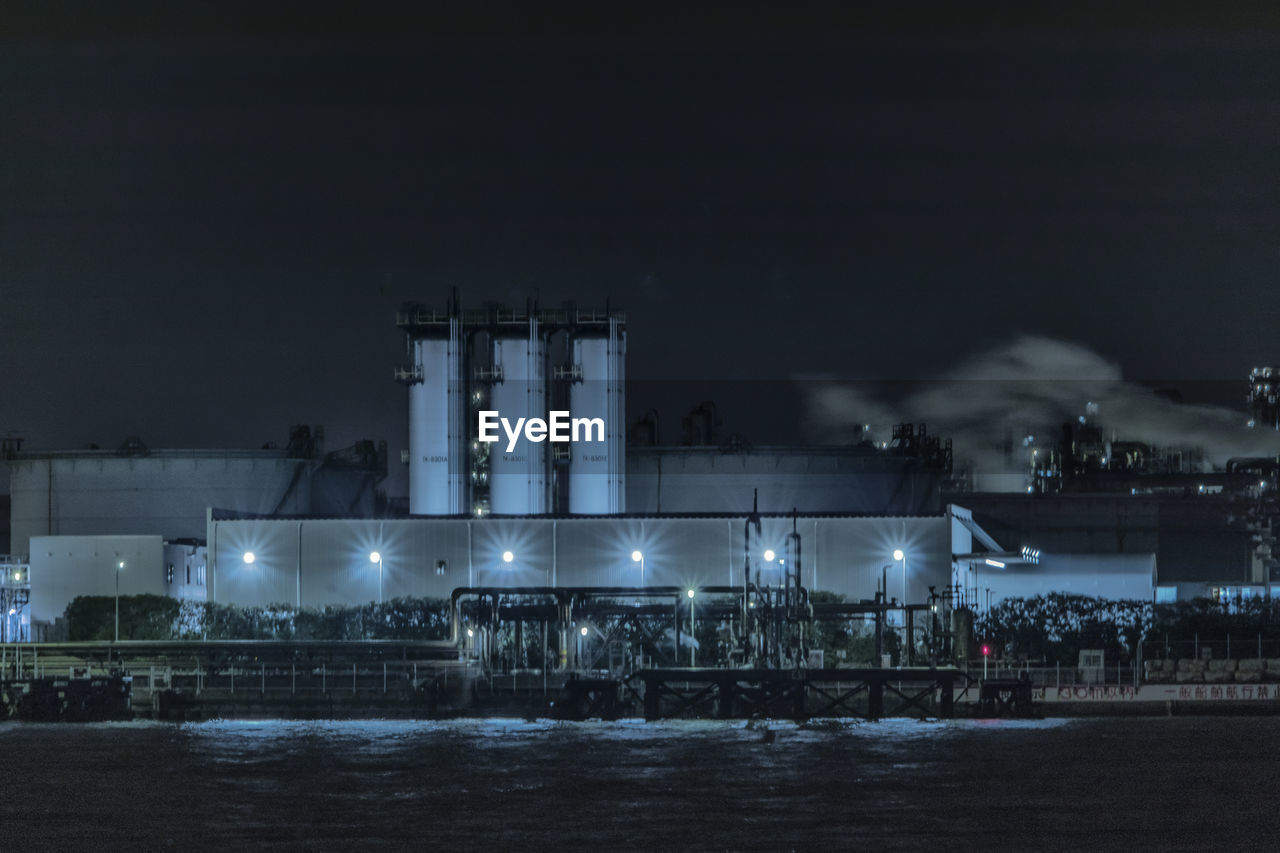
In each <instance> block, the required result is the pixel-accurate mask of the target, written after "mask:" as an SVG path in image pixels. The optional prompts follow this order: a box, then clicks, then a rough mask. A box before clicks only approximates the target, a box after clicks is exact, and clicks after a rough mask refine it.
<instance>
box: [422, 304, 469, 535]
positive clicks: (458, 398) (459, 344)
mask: <svg viewBox="0 0 1280 853" xmlns="http://www.w3.org/2000/svg"><path fill="white" fill-rule="evenodd" d="M412 352H413V368H414V371H415V373H416V376H415V379H417V381H415V382H413V383H412V384H411V385H410V386H409V458H410V463H409V512H411V513H413V514H414V515H457V514H459V513H463V512H466V511H467V507H466V505H465V500H466V490H465V484H466V479H465V471H466V467H465V466H466V458H467V457H466V452H465V448H466V443H465V442H466V436H467V428H466V399H465V394H466V385H465V383H464V378H463V369H464V365H463V337H462V321H461V320H460V319H459V318H458V317H456V316H452V317H449V318H447V320H443V321H442V322H441V323H440V328H439V329H433V330H432V331H431V332H430V333H427V334H425V335H424V336H422V337H416V338H414V339H413V347H412Z"/></svg>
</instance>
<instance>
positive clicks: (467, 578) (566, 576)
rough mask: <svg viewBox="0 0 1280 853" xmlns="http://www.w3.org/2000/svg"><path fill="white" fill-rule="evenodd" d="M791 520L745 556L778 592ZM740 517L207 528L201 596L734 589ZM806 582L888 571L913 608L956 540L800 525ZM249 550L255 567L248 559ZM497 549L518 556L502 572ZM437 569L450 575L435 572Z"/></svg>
mask: <svg viewBox="0 0 1280 853" xmlns="http://www.w3.org/2000/svg"><path fill="white" fill-rule="evenodd" d="M791 523H792V522H791V519H790V518H765V519H763V524H762V527H763V534H764V535H763V538H762V539H761V540H760V541H758V542H755V543H754V547H753V549H752V555H751V560H752V572H753V574H754V573H755V572H756V571H757V570H758V571H759V572H760V573H761V580H762V582H765V583H770V582H772V583H777V582H778V572H779V568H778V566H777V564H776V562H775V563H773V564H766V563H765V562H764V560H763V558H762V553H763V551H764V550H765V549H766V548H772V549H773V550H774V551H776V552H777V555H778V556H779V557H781V556H784V555H785V537H786V535H787V533H788V532H790V530H791ZM743 527H744V519H743V517H741V516H737V517H728V516H726V517H713V518H645V519H640V518H578V519H544V518H531V519H501V518H488V519H476V520H467V519H430V518H421V519H405V520H393V521H376V520H358V519H357V520H351V519H317V520H303V521H297V520H266V519H255V520H240V519H237V520H211V521H210V522H209V531H208V541H209V550H210V579H209V586H208V589H209V598H210V599H211V600H214V601H220V602H228V603H236V604H243V605H263V604H269V603H273V602H295V603H296V602H301V604H302V605H303V606H317V605H324V604H337V603H351V602H366V601H373V600H377V598H378V565H377V564H376V563H372V562H370V560H369V555H370V553H371V552H373V551H377V552H378V553H379V554H381V555H382V572H383V578H382V584H383V589H382V595H383V598H386V599H390V598H394V597H397V596H440V597H445V596H448V595H449V593H450V592H451V591H452V590H453V589H455V588H456V587H460V586H496V585H506V586H541V585H549V584H554V585H559V586H588V585H590V586H615V585H616V586H638V585H639V584H640V564H638V563H636V562H634V561H632V559H631V553H632V552H633V551H635V550H639V551H641V552H642V553H643V554H644V571H645V578H644V581H645V583H646V585H650V586H665V585H682V586H683V585H689V586H704V585H722V584H738V583H741V582H742V567H743V561H744V555H743V550H744V547H743V546H744V533H743ZM798 529H799V533H800V535H801V537H802V543H803V554H802V569H803V572H804V582H805V583H806V585H808V586H810V587H811V588H814V589H821V590H830V591H834V592H839V593H843V594H845V595H847V596H849V597H851V598H871V597H872V596H873V595H874V592H875V588H876V583H877V582H878V580H879V578H880V576H881V568H882V567H884V566H888V567H889V569H888V572H887V574H888V577H889V579H890V585H889V593H890V595H892V596H895V597H901V590H902V583H903V568H904V567H903V565H902V563H895V562H894V560H893V558H892V554H893V551H894V550H895V549H897V548H901V549H902V550H904V551H906V552H907V554H908V558H907V560H906V567H905V568H906V583H907V591H908V595H909V597H910V598H911V599H912V600H915V601H920V600H923V599H924V597H925V596H926V595H927V591H928V587H929V586H931V585H932V586H938V587H941V586H944V585H945V584H947V583H948V582H949V581H950V578H951V572H952V569H951V554H952V553H953V550H952V541H951V537H952V531H951V524H950V522H949V520H948V518H947V517H946V516H942V515H939V516H925V517H908V518H899V517H822V518H813V517H809V518H805V517H801V518H800V519H799V522H798ZM247 551H251V552H252V553H253V555H254V561H253V562H252V563H246V562H245V561H244V558H243V557H244V554H245V552H247ZM504 551H510V552H512V556H513V559H512V561H511V562H510V563H507V562H504V561H503V559H502V555H503V552H504ZM439 560H443V561H445V564H446V570H445V574H444V575H440V574H437V572H436V568H435V567H436V563H437V561H439Z"/></svg>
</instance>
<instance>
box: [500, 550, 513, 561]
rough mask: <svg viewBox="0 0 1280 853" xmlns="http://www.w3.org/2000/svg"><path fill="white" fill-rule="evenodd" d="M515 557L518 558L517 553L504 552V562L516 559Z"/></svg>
mask: <svg viewBox="0 0 1280 853" xmlns="http://www.w3.org/2000/svg"><path fill="white" fill-rule="evenodd" d="M515 558H516V555H515V554H512V553H511V552H510V551H503V552H502V562H504V563H510V562H511V561H512V560H514V559H515Z"/></svg>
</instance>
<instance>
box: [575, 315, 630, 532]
mask: <svg viewBox="0 0 1280 853" xmlns="http://www.w3.org/2000/svg"><path fill="white" fill-rule="evenodd" d="M626 353H627V338H626V332H625V331H624V330H623V329H622V327H621V323H620V321H619V320H618V318H616V317H610V318H609V325H608V328H607V330H603V331H602V332H600V333H594V332H580V333H579V334H578V335H577V336H576V337H575V338H574V340H573V363H574V366H575V367H576V368H577V371H575V373H576V374H577V375H578V377H580V378H578V377H575V379H574V381H573V384H572V385H571V386H570V389H569V413H570V415H571V417H573V418H575V419H593V418H599V419H602V420H603V421H604V429H603V433H604V435H603V438H604V440H603V441H598V440H595V439H597V438H598V437H599V436H598V434H597V431H596V430H594V429H592V430H591V432H590V435H589V437H590V438H591V439H593V440H592V441H583V440H581V439H582V438H583V437H587V436H585V435H584V434H580V435H579V440H578V441H575V442H574V443H573V444H571V445H570V446H569V447H570V450H569V453H570V456H569V512H571V513H578V514H582V515H605V514H610V513H620V512H625V511H626V489H625V483H624V480H625V471H626V464H627V459H626V444H627V443H626V401H625V399H624V395H625V392H626V388H625V378H626ZM584 433H585V430H584Z"/></svg>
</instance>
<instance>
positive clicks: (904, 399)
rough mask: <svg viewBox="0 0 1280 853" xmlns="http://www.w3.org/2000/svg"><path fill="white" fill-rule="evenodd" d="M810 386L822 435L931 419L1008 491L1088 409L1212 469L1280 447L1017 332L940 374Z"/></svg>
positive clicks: (1269, 437)
mask: <svg viewBox="0 0 1280 853" xmlns="http://www.w3.org/2000/svg"><path fill="white" fill-rule="evenodd" d="M806 387H807V388H808V389H809V418H808V423H809V424H810V425H811V427H812V428H813V429H814V430H815V431H816V432H815V437H816V436H817V435H822V436H827V437H828V439H829V437H830V436H832V435H837V434H843V435H849V434H850V427H851V425H854V424H866V425H869V426H870V428H871V434H872V437H873V439H874V440H875V441H877V442H880V441H888V440H889V438H890V435H891V427H892V425H893V424H895V423H899V422H903V421H909V422H914V423H926V424H927V425H928V427H929V431H930V432H931V433H933V434H935V435H941V436H944V437H949V438H951V439H952V440H953V443H954V453H955V459H956V462H957V464H960V463H962V462H969V463H972V469H973V471H974V473H975V474H976V475H977V476H978V477H979V478H980V479H981V478H985V479H986V480H987V482H988V484H990V485H991V486H995V485H996V483H997V482H1002V483H1003V486H998V487H999V488H1005V489H1016V488H1021V487H1022V485H1021V481H1020V479H1019V476H1020V475H1025V474H1026V473H1027V471H1028V467H1029V457H1030V448H1032V447H1039V448H1047V447H1051V446H1053V445H1054V444H1055V443H1056V442H1058V441H1059V440H1060V439H1061V436H1062V424H1063V423H1064V422H1070V423H1073V424H1078V423H1080V420H1079V419H1080V418H1081V417H1082V416H1083V417H1085V418H1086V420H1087V421H1088V422H1090V423H1092V424H1094V425H1097V426H1101V427H1102V429H1103V433H1104V436H1105V438H1106V439H1109V440H1120V441H1139V442H1143V443H1145V444H1148V445H1151V446H1153V447H1176V448H1200V449H1202V450H1203V452H1204V460H1205V462H1206V463H1207V464H1209V465H1211V466H1212V467H1214V468H1222V467H1224V466H1225V464H1226V462H1227V460H1228V459H1230V458H1232V457H1240V456H1246V457H1256V456H1275V455H1277V453H1280V435H1278V434H1277V433H1276V432H1275V431H1273V430H1269V429H1249V428H1247V427H1246V421H1247V418H1248V415H1247V414H1246V413H1245V412H1244V411H1243V409H1242V410H1239V411H1237V410H1233V409H1230V408H1225V407H1221V406H1208V405H1188V404H1181V403H1177V402H1173V401H1171V400H1170V399H1168V398H1167V397H1163V396H1160V395H1157V394H1156V393H1154V392H1153V390H1152V389H1151V388H1148V387H1145V386H1142V385H1138V384H1136V383H1132V382H1126V381H1125V380H1124V378H1123V377H1122V375H1121V371H1120V368H1119V367H1118V366H1117V365H1115V364H1113V363H1111V362H1109V361H1107V360H1106V359H1105V358H1103V357H1102V356H1100V355H1099V354H1097V353H1096V352H1094V351H1093V350H1090V349H1088V348H1087V347H1083V346H1079V345H1076V344H1071V343H1067V342H1064V341H1058V340H1053V339H1050V338H1045V337H1036V336H1023V337H1020V338H1018V339H1016V340H1014V341H1012V342H1011V343H1009V344H1008V345H1007V346H1003V347H1000V348H997V349H993V350H991V351H988V352H985V353H981V354H978V355H976V356H974V357H972V358H970V359H968V360H967V361H964V362H962V363H961V364H960V365H959V366H957V367H956V368H955V369H954V370H953V371H951V372H949V373H947V374H945V375H943V376H942V377H941V378H939V379H935V380H928V381H912V382H907V383H901V384H898V385H895V386H894V387H892V388H887V387H885V384H884V383H876V384H873V383H858V382H837V381H829V382H809V383H807V386H806ZM1243 396H1244V382H1243V378H1242V381H1241V397H1242V399H1243ZM1028 439H1030V440H1028ZM991 475H997V476H996V477H992V476H991Z"/></svg>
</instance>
